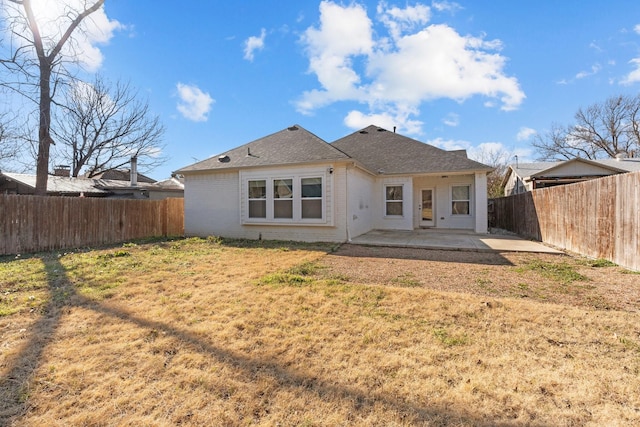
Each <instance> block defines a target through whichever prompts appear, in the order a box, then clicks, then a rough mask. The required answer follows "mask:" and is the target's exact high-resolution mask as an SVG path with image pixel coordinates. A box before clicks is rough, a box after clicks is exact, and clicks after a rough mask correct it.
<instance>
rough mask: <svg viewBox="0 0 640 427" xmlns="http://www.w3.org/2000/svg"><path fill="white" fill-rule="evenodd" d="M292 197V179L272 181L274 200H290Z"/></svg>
mask: <svg viewBox="0 0 640 427" xmlns="http://www.w3.org/2000/svg"><path fill="white" fill-rule="evenodd" d="M292 197H293V180H292V179H274V180H273V198H274V199H290V198H292Z"/></svg>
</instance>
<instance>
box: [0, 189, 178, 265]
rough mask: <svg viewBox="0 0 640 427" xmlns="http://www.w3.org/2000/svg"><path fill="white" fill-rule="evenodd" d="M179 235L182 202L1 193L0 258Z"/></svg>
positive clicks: (174, 200) (173, 200)
mask: <svg viewBox="0 0 640 427" xmlns="http://www.w3.org/2000/svg"><path fill="white" fill-rule="evenodd" d="M183 234H184V200H183V199H178V198H176V199H165V200H131V199H97V198H88V197H87V198H81V197H38V196H25V195H2V194H0V255H6V254H19V253H29V252H39V251H50V250H56V249H68V248H79V247H86V246H95V245H104V244H111V243H119V242H125V241H127V240H133V239H140V238H145V237H161V236H178V235H180V236H181V235H183Z"/></svg>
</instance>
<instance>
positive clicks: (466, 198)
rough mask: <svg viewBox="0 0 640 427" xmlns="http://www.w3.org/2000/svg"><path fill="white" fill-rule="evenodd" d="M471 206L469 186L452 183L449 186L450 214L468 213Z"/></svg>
mask: <svg viewBox="0 0 640 427" xmlns="http://www.w3.org/2000/svg"><path fill="white" fill-rule="evenodd" d="M470 206H471V186H470V185H454V186H452V187H451V214H452V215H469V214H470V213H471V211H470Z"/></svg>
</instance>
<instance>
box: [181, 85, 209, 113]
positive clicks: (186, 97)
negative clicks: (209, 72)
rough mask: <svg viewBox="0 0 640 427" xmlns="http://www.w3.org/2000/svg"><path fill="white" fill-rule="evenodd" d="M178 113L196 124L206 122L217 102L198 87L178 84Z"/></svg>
mask: <svg viewBox="0 0 640 427" xmlns="http://www.w3.org/2000/svg"><path fill="white" fill-rule="evenodd" d="M176 88H177V90H178V97H179V98H180V101H179V102H178V106H177V108H178V111H179V112H180V113H181V114H182V115H183V116H184V117H185V118H186V119H188V120H192V121H194V122H206V121H207V119H208V117H207V115H208V114H209V111H210V110H211V104H213V103H214V102H215V100H214V99H213V98H212V97H211V96H210V95H209V94H208V93H206V92H203V91H202V90H200V88H198V87H197V86H193V85H186V84H182V83H178V84H177V85H176Z"/></svg>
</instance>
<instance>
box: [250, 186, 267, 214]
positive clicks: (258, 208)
mask: <svg viewBox="0 0 640 427" xmlns="http://www.w3.org/2000/svg"><path fill="white" fill-rule="evenodd" d="M248 187H249V189H248V193H249V218H266V217H267V181H266V180H264V179H258V180H255V181H249V182H248Z"/></svg>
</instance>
